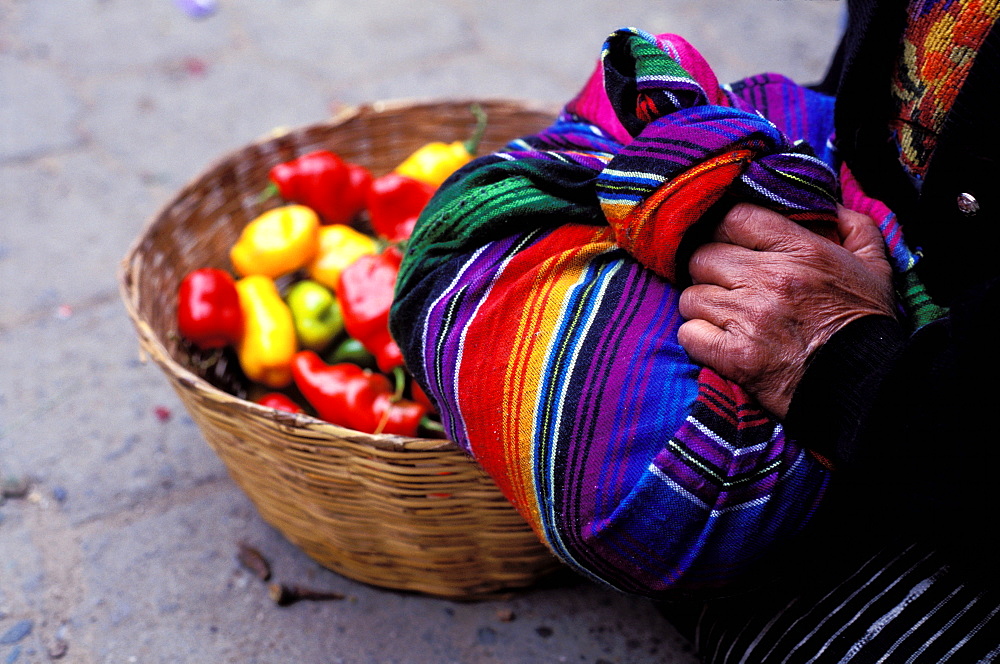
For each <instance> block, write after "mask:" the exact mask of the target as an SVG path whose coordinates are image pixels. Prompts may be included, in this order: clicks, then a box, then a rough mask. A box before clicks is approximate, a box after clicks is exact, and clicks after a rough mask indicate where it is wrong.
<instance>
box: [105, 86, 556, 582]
mask: <svg viewBox="0 0 1000 664" xmlns="http://www.w3.org/2000/svg"><path fill="white" fill-rule="evenodd" d="M478 103H480V104H481V106H482V107H483V108H484V110H485V111H486V112H487V114H488V117H489V125H488V129H487V132H486V136H485V138H484V141H483V144H482V150H483V151H484V152H485V151H489V150H492V149H496V148H497V147H499V146H501V145H503V144H504V143H505V142H506V141H507V140H509V139H511V138H513V137H517V136H521V135H524V134H528V133H532V132H534V131H537V130H538V129H540V128H542V127H544V126H546V125H547V124H548V123H549V122H550V121H551V120H552V118H553V111H552V110H551V109H542V108H538V107H531V106H530V105H525V104H522V103H518V102H513V101H480V102H478ZM469 106H470V102H468V101H449V102H427V103H404V102H399V103H380V104H374V105H371V106H364V107H360V108H354V109H350V110H348V111H345V112H343V113H341V114H340V115H338V116H337V117H336V118H333V119H332V120H330V121H328V122H324V123H320V124H317V125H311V126H308V127H305V128H300V129H296V130H292V131H289V132H287V133H282V134H280V135H275V136H273V137H268V138H267V139H264V140H261V141H258V142H256V143H253V144H251V145H248V146H246V147H244V148H242V149H239V150H237V151H235V152H233V153H231V154H228V155H226V156H225V157H223V158H222V159H221V160H220V161H218V162H217V163H216V164H214V165H213V166H212V167H210V168H209V169H208V170H207V171H206V172H205V173H203V174H202V175H201V176H200V177H198V178H196V179H195V180H194V181H192V182H191V183H190V184H188V185H187V186H186V187H184V188H183V189H182V190H181V191H180V192H179V193H178V194H177V195H176V196H175V197H174V198H173V200H171V201H170V202H169V203H167V205H165V206H164V207H163V209H162V210H160V211H159V212H158V213H157V214H156V215H155V216H154V217H153V218H152V220H151V221H150V223H149V225H148V226H147V228H146V229H145V231H144V232H143V233H142V235H141V236H140V237H139V238H138V240H137V241H136V242H135V244H134V245H133V246H132V248H131V250H130V251H129V252H128V254H127V255H126V257H125V259H124V260H123V262H122V267H121V271H120V274H119V281H120V287H121V292H122V297H123V299H124V301H125V306H126V309H127V310H128V314H129V316H130V318H131V319H132V322H133V323H134V325H135V327H136V330H137V331H138V334H139V341H140V346H141V349H142V351H143V352H144V353H145V354H147V355H148V356H149V357H152V359H153V360H154V361H155V362H156V363H157V364H158V365H159V366H160V368H162V369H163V371H164V372H165V373H166V375H167V377H168V378H169V380H170V383H171V384H172V385H173V387H174V389H175V390H176V391H177V394H178V395H180V398H181V400H182V401H183V402H184V405H185V407H186V408H187V410H188V411H189V412H190V414H191V417H192V418H193V419H194V420H195V422H196V423H197V425H198V426H199V428H200V430H201V432H202V434H203V436H204V437H205V439H206V440H207V441H208V443H209V445H211V446H212V448H213V449H214V450H215V452H216V453H217V454H218V455H219V457H220V458H221V459H222V461H223V462H224V463H225V465H226V467H227V468H228V471H229V473H230V475H231V476H232V478H233V480H234V481H235V482H236V483H237V484H238V485H239V486H240V487H241V488H242V489H243V491H245V492H246V494H247V495H248V496H249V497H250V499H251V500H252V501H253V503H254V504H255V505H256V507H257V509H258V510H259V511H260V514H261V515H262V516H263V518H264V519H265V520H266V521H267V522H269V523H270V524H271V525H273V526H274V527H276V528H277V529H278V530H279V531H281V532H282V533H283V534H284V535H285V536H286V537H287V538H288V539H289V540H290V541H291V542H293V543H294V544H296V545H297V546H299V547H301V548H302V549H303V550H304V551H305V552H306V553H307V554H308V555H309V556H311V557H312V558H313V559H315V560H316V561H318V562H319V563H321V564H322V565H324V566H326V567H328V568H330V569H332V570H334V571H336V572H338V573H340V574H343V575H344V576H347V577H350V578H352V579H355V580H358V581H363V582H366V583H370V584H373V585H376V586H382V587H386V588H393V589H399V590H410V591H417V592H422V593H427V594H430V595H436V596H441V597H449V598H461V599H476V598H483V597H489V596H493V595H496V594H498V593H501V592H504V591H509V590H510V589H513V588H518V587H525V586H529V585H531V584H533V583H534V582H535V581H537V580H538V579H540V578H541V577H542V576H544V575H546V574H548V573H549V572H552V571H554V570H555V569H557V568H558V567H559V565H558V563H557V562H556V560H555V558H554V557H553V556H552V555H551V554H550V553H549V552H548V550H547V549H546V548H545V547H544V546H543V545H542V544H541V543H539V541H538V539H537V538H536V536H535V535H534V534H533V533H532V531H531V529H530V528H529V527H528V525H527V523H526V522H525V521H524V519H523V518H522V517H521V516H520V515H519V514H518V513H517V512H516V511H515V510H514V509H513V508H512V507H511V506H510V504H509V503H508V502H507V501H506V500H505V499H504V498H503V497H502V495H501V494H500V491H499V490H498V489H497V487H496V486H495V485H494V484H493V483H492V481H491V480H490V479H489V478H488V477H487V476H486V475H485V474H484V473H483V472H482V471H481V470H480V469H479V468H478V466H476V465H475V464H474V463H473V462H472V461H471V460H470V459H469V458H468V457H466V455H465V454H463V453H462V451H461V450H459V449H458V447H457V446H455V445H454V444H453V443H451V442H449V441H443V440H430V439H412V438H400V437H396V436H386V435H367V434H362V433H358V432H355V431H351V430H348V429H344V428H341V427H338V426H334V425H331V424H328V423H325V422H322V421H319V420H317V419H314V418H311V417H309V416H307V415H291V414H287V413H279V412H277V411H274V410H271V409H267V408H263V407H261V406H258V405H256V404H253V403H250V402H249V401H245V400H242V399H239V398H237V397H235V396H232V395H230V394H228V393H226V392H223V391H222V390H220V389H217V388H215V387H213V386H212V385H210V384H209V383H208V382H207V381H206V380H204V379H203V378H201V377H199V376H197V375H196V374H195V373H194V372H193V371H191V370H190V367H187V366H184V364H185V358H186V356H185V354H184V353H183V352H182V351H181V350H180V348H179V344H178V340H177V334H176V322H175V311H176V309H175V307H176V292H177V287H178V284H179V283H180V280H181V279H182V278H183V276H184V275H185V274H187V273H188V272H189V271H190V270H193V269H196V268H199V267H222V268H226V269H228V268H229V264H228V249H229V247H230V246H232V244H233V243H234V242H235V240H236V238H237V236H238V235H239V233H240V230H241V229H242V228H243V226H244V225H246V224H247V223H248V222H249V221H250V220H251V219H252V218H254V217H255V216H257V215H258V214H260V213H261V212H263V211H264V209H265V208H266V207H268V206H273V205H276V204H277V203H276V202H273V201H272V202H268V203H262V202H261V200H260V192H261V191H262V190H263V189H264V187H265V185H266V183H267V173H268V170H269V169H270V168H271V167H272V166H273V165H274V164H277V163H279V162H282V161H287V160H289V159H292V158H295V157H297V156H299V155H301V154H303V153H306V152H310V151H312V150H317V149H329V150H332V151H334V152H336V153H338V154H340V155H342V156H343V157H344V158H345V159H348V160H350V161H354V162H357V163H360V164H363V165H365V166H367V167H368V168H369V169H371V170H372V172H373V173H374V174H375V175H376V176H378V175H380V174H382V173H385V172H387V171H389V170H390V169H392V168H393V167H394V166H395V165H396V164H398V163H399V162H400V161H402V159H403V158H404V157H405V156H406V155H408V154H409V153H410V152H412V151H413V150H414V149H416V148H417V147H419V146H420V145H423V144H424V143H426V142H429V141H436V140H441V141H453V140H461V139H463V138H464V137H466V136H468V135H469V134H470V132H471V131H472V129H473V127H474V125H475V119H474V117H473V116H472V115H471V113H470V112H469Z"/></svg>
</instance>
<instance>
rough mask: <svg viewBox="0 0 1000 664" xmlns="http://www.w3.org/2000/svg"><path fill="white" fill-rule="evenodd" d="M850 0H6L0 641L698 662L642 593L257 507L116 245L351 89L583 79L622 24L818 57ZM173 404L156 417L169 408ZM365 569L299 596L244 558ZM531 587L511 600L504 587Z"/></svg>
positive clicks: (815, 62)
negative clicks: (210, 5)
mask: <svg viewBox="0 0 1000 664" xmlns="http://www.w3.org/2000/svg"><path fill="white" fill-rule="evenodd" d="M842 11H843V6H842V4H841V3H840V2H838V1H836V0H687V1H685V2H679V1H675V2H671V1H666V0H659V1H654V0H643V1H638V0H618V1H616V2H609V1H607V0H575V1H574V2H569V1H564V0H557V1H549V2H540V1H537V0H535V1H529V0H506V1H504V2H485V1H483V2H477V1H475V0H422V1H415V0H410V1H408V2H402V1H397V0H372V1H370V2H357V1H355V2H344V1H342V0H269V1H262V0H219V3H218V10H217V11H216V12H215V13H214V14H213V15H212V16H210V17H208V18H203V19H200V20H196V19H194V18H192V17H190V16H189V15H188V14H187V13H185V12H184V11H182V10H181V9H180V8H179V7H178V5H176V4H175V3H174V2H173V0H144V1H142V2H135V1H132V2H126V1H125V0H60V1H58V2H51V1H50V2H43V1H42V0H0V293H2V297H0V477H5V478H27V479H29V480H30V490H29V491H28V492H27V493H26V494H25V495H23V496H21V497H14V496H11V497H9V498H8V499H7V500H6V502H5V503H4V504H2V505H0V662H5V663H11V662H20V663H34V662H47V661H50V660H57V659H58V660H60V661H65V662H74V663H75V662H80V663H87V664H90V663H109V664H110V663H119V662H120V663H123V664H124V663H127V662H143V663H147V662H148V663H154V662H164V663H165V662H199V663H200V662H206V663H214V662H245V663H249V662H262V663H263V662H286V661H298V662H302V663H303V664H313V663H316V664H319V663H334V662H343V663H349V664H360V663H376V662H377V663H383V662H385V663H388V662H401V663H402V662H413V663H425V662H426V663H438V662H441V663H451V662H580V663H584V662H589V663H597V662H604V663H609V662H622V663H624V662H675V663H678V664H680V663H689V662H693V661H694V656H693V655H692V653H691V648H690V647H689V646H688V645H687V644H686V643H685V642H683V640H681V639H680V638H679V637H678V636H677V635H676V633H675V632H673V631H672V629H671V627H670V626H669V625H667V624H666V623H664V621H663V620H662V619H660V618H659V617H658V616H657V615H656V614H655V613H654V612H653V611H652V610H650V607H649V605H647V604H646V603H645V602H644V601H642V600H637V599H634V598H629V597H624V596H621V595H618V594H616V593H614V592H611V591H608V590H606V589H603V588H598V587H595V586H593V585H591V584H589V583H585V582H582V581H580V582H573V583H565V584H562V585H559V586H557V587H555V588H539V589H536V590H532V591H527V592H523V593H519V594H516V595H515V596H513V597H512V598H510V599H507V600H502V601H492V602H480V603H471V604H470V603H455V602H449V601H442V600H439V599H429V598H424V597H419V596H413V595H406V594H400V593H395V592H390V591H385V590H379V589H375V588H371V587H367V586H363V585H361V584H358V583H355V582H352V581H349V580H347V579H344V578H342V577H339V576H337V575H335V574H333V573H332V572H329V571H327V570H324V569H322V568H320V567H319V566H318V565H317V564H315V563H313V562H312V561H311V560H309V559H308V558H307V557H306V556H305V555H303V554H302V553H301V552H299V551H298V550H297V549H295V548H294V547H293V546H292V545H291V544H289V543H288V542H287V541H285V540H284V539H283V537H282V536H281V535H279V534H278V533H276V532H275V531H274V530H272V529H271V528H270V527H268V526H267V525H265V524H264V523H263V522H262V521H261V519H260V518H259V517H258V515H257V514H256V512H255V511H254V509H253V507H252V506H251V505H250V503H249V502H248V500H247V499H246V498H245V496H244V495H243V494H242V493H241V492H240V491H239V490H238V489H237V488H236V487H235V486H234V485H233V483H232V482H231V481H230V479H229V478H228V476H227V475H226V472H225V469H224V468H223V466H222V465H221V463H220V462H219V461H218V459H217V458H216V457H215V456H214V454H213V453H212V452H211V451H210V450H209V448H208V446H207V445H206V444H205V443H204V441H203V440H202V439H201V437H200V435H199V432H198V430H197V429H196V427H195V426H194V424H193V423H192V422H191V420H190V418H189V417H188V416H187V415H186V414H185V413H184V411H183V408H182V407H181V405H180V403H179V401H178V400H177V398H176V397H175V396H174V394H173V392H172V391H171V390H170V388H169V386H168V384H167V382H166V379H165V378H164V377H163V376H162V375H161V374H160V372H159V370H158V369H157V368H156V367H155V366H154V365H143V364H142V363H141V362H140V361H139V359H138V353H137V343H136V338H135V335H134V332H133V329H132V327H131V325H130V323H129V321H128V319H127V317H126V315H125V312H124V310H123V307H122V306H121V304H120V302H119V299H118V292H117V287H116V282H115V276H114V275H115V270H116V268H117V265H118V261H119V260H120V259H121V258H122V256H123V255H124V253H125V251H126V249H127V248H128V245H129V243H130V242H131V240H132V239H133V238H135V237H136V236H137V235H138V233H139V232H140V230H141V228H142V226H143V224H144V222H145V221H146V219H148V218H149V217H150V215H152V214H153V212H154V211H155V210H156V209H157V208H158V206H159V205H160V204H162V203H163V202H165V201H166V200H167V199H168V197H170V196H171V194H172V193H174V192H175V191H176V190H178V189H179V188H180V187H181V186H182V185H183V184H184V183H185V182H187V181H188V180H189V179H190V178H191V177H193V176H194V175H195V174H196V173H197V172H198V171H200V170H201V169H202V168H203V167H204V166H205V165H206V164H207V163H209V162H210V161H212V160H213V159H214V158H215V157H216V156H218V155H220V154H222V153H223V152H226V151H229V150H231V149H234V148H237V147H239V146H241V145H243V144H245V143H247V142H249V141H251V140H252V139H255V138H257V137H259V136H261V135H264V134H266V133H267V132H269V131H270V130H271V129H272V128H274V127H276V126H294V125H299V124H307V123H312V122H316V121H318V120H320V119H322V118H324V117H325V116H327V115H328V114H329V113H330V112H331V110H335V109H337V108H339V107H341V106H343V105H350V104H356V103H361V102H367V101H372V100H377V99H390V98H414V97H456V96H463V97H465V96H470V95H472V96H483V97H519V98H527V99H535V100H542V101H547V102H562V101H565V100H566V99H568V98H569V97H570V96H571V95H572V94H573V93H574V92H575V91H576V88H577V87H578V86H579V85H580V84H581V83H582V82H583V80H584V79H585V77H586V75H587V74H588V73H589V71H590V68H591V66H592V63H593V62H594V61H595V59H596V57H597V54H598V52H599V50H600V46H601V43H602V41H603V39H604V37H605V36H606V35H607V34H608V33H609V32H610V31H611V30H613V29H614V28H616V27H619V26H622V25H636V26H639V27H642V28H644V29H647V30H649V31H652V32H665V31H670V32H677V33H680V34H682V35H684V36H686V37H687V38H688V39H689V40H690V41H691V42H692V43H693V44H694V45H695V46H697V47H698V48H700V49H701V50H702V51H703V53H704V54H705V55H706V56H707V58H708V60H709V62H710V63H712V64H713V65H714V66H715V67H716V68H717V70H718V72H719V74H720V79H722V80H732V79H735V78H738V77H740V76H743V75H746V74H750V73H755V72H759V71H762V70H777V71H781V72H784V73H786V74H789V75H791V76H793V77H795V78H797V79H799V80H802V81H810V80H814V79H816V78H817V77H818V76H819V75H820V73H821V72H822V70H823V67H824V65H825V62H826V60H827V58H828V56H829V54H830V53H831V51H832V49H833V47H834V44H835V41H836V37H837V32H838V27H839V25H840V21H841V13H842ZM158 407H162V408H166V409H168V410H169V411H170V413H171V417H169V418H168V419H166V420H165V421H162V420H161V418H158V417H157V408H158ZM240 540H246V541H248V542H250V543H252V544H254V545H255V546H257V547H258V548H259V549H260V550H261V551H262V552H264V553H265V555H267V556H268V557H269V558H270V559H271V560H272V563H273V564H274V566H275V568H276V570H277V572H278V574H279V576H280V577H282V578H283V579H285V580H290V581H297V582H306V583H309V584H312V585H315V586H320V587H325V588H330V589H334V590H338V591H340V592H343V593H346V594H347V595H349V596H350V597H351V598H352V599H351V600H349V601H343V602H330V603H312V604H308V603H307V604H299V605H296V606H294V607H289V608H284V609H279V608H277V607H276V606H274V605H273V604H271V602H270V601H269V599H268V598H267V597H266V594H265V592H264V589H263V587H262V586H261V585H260V584H259V583H258V582H257V581H256V580H255V579H252V578H251V577H250V575H249V574H248V573H247V572H245V571H244V570H243V569H242V568H241V567H240V566H239V565H238V564H237V562H236V560H235V557H234V554H235V550H236V544H237V542H239V541H240ZM504 611H512V612H513V615H514V616H515V619H514V620H513V621H502V620H500V618H499V613H500V612H504Z"/></svg>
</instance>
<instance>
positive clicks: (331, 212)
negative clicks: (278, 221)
mask: <svg viewBox="0 0 1000 664" xmlns="http://www.w3.org/2000/svg"><path fill="white" fill-rule="evenodd" d="M269 175H270V178H271V181H272V182H273V183H274V184H275V185H276V186H277V187H278V193H280V194H281V197H282V198H284V199H285V200H289V201H294V202H296V203H301V204H302V205H306V206H308V207H311V208H312V209H313V210H315V211H316V212H317V213H318V214H319V215H320V216H321V217H322V218H323V221H324V222H325V223H327V224H349V223H350V222H351V220H352V219H354V217H356V216H357V215H358V213H360V212H361V211H362V210H363V209H364V208H365V204H366V202H367V196H368V188H369V187H370V186H371V183H372V174H371V173H370V172H369V171H368V169H367V168H365V167H364V166H360V165H358V164H353V163H351V162H347V161H344V160H343V159H341V158H340V157H339V156H337V155H336V154H334V153H332V152H330V151H329V150H317V151H316V152H310V153H308V154H304V155H302V156H301V157H299V158H298V159H293V160H292V161H288V162H285V163H283V164H278V165H277V166H275V167H274V168H272V169H271V172H270V174H269Z"/></svg>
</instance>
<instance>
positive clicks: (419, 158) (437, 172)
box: [395, 104, 486, 188]
mask: <svg viewBox="0 0 1000 664" xmlns="http://www.w3.org/2000/svg"><path fill="white" fill-rule="evenodd" d="M471 110H472V113H473V115H475V116H476V130H475V132H474V133H473V135H472V137H471V138H470V139H469V140H467V141H455V142H453V143H444V142H442V141H435V142H433V143H428V144H427V145H424V146H422V147H420V148H418V149H417V151H416V152H414V153H413V154H411V155H410V156H409V157H407V158H406V159H404V160H403V163H401V164H400V165H399V166H397V167H396V171H395V172H396V173H399V174H400V175H405V176H407V177H411V178H413V179H414V180H420V181H421V182H426V183H427V184H429V185H431V186H432V187H435V188H436V187H440V186H441V183H443V182H444V181H445V180H447V179H448V176H449V175H451V174H452V173H454V172H455V171H457V170H458V169H459V168H461V167H462V166H465V165H466V164H467V163H469V162H470V161H472V158H473V157H474V156H475V154H476V150H477V149H478V147H479V142H480V141H481V140H482V138H483V133H484V132H485V131H486V113H484V112H483V109H482V107H480V106H479V105H478V104H474V105H473V106H472V109H471Z"/></svg>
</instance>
